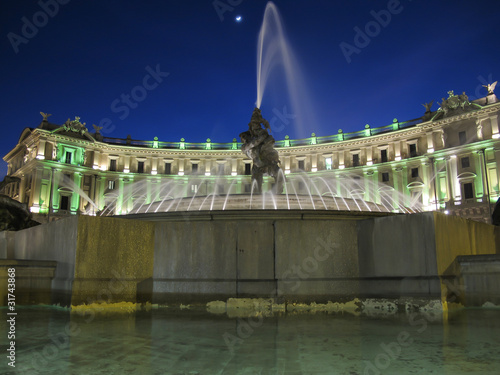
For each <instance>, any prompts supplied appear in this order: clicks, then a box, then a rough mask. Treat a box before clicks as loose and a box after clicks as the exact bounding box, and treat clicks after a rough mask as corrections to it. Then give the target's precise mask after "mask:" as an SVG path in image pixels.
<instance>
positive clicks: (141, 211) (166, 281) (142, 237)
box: [0, 3, 496, 309]
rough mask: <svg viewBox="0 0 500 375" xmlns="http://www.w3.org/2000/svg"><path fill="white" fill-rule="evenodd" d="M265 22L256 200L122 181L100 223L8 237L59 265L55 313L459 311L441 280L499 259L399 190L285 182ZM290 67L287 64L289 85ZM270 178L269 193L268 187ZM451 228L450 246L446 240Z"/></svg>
mask: <svg viewBox="0 0 500 375" xmlns="http://www.w3.org/2000/svg"><path fill="white" fill-rule="evenodd" d="M271 20H272V21H273V22H274V25H279V27H277V29H279V32H278V34H279V36H280V38H279V39H280V40H284V36H283V33H282V30H281V22H280V20H279V16H278V13H277V10H276V7H275V6H274V4H273V3H269V4H268V5H267V7H266V13H265V16H264V22H263V26H262V30H261V33H260V34H259V47H258V48H259V49H258V51H259V53H258V69H257V71H258V85H257V86H258V88H257V103H256V108H255V109H254V111H253V114H252V117H251V120H250V123H249V129H248V130H247V131H245V132H242V133H241V134H240V137H241V140H242V152H243V153H244V154H246V155H247V156H248V157H249V158H250V159H252V161H253V167H252V183H251V189H249V190H247V193H245V194H236V193H235V191H236V188H235V186H236V184H237V183H240V184H241V181H242V180H243V178H240V177H239V178H238V179H236V178H235V179H231V182H230V183H229V187H228V189H227V191H226V192H225V193H221V192H220V191H219V190H218V189H217V186H218V184H219V181H221V182H224V181H227V179H228V177H227V176H223V175H220V176H217V175H215V176H213V175H210V176H201V175H192V176H182V177H180V178H178V179H177V178H172V179H168V180H167V181H168V182H165V183H163V184H159V183H152V182H151V181H148V179H144V180H141V181H137V182H133V183H127V184H126V185H125V186H124V187H123V190H122V191H123V194H121V195H120V196H118V197H117V196H109V195H108V196H107V197H106V201H105V207H104V208H101V211H100V212H99V215H97V217H93V216H92V217H91V216H86V215H79V216H73V217H69V218H65V219H63V220H59V221H55V222H51V223H49V224H47V225H41V226H38V227H34V228H30V229H28V230H25V231H22V232H24V233H18V234H17V233H16V238H15V241H16V247H15V249H14V251H13V253H14V254H15V257H16V258H18V259H31V260H57V261H58V267H57V270H56V274H55V276H54V280H53V281H52V290H53V294H52V295H53V303H60V304H62V305H72V306H83V308H85V305H89V304H93V303H96V301H97V302H98V303H100V304H114V303H121V302H128V303H134V304H141V303H145V302H147V303H154V304H167V303H168V304H169V305H170V304H181V303H182V304H188V303H189V304H204V303H206V302H213V301H222V302H221V304H222V305H224V306H225V302H224V301H229V300H230V299H232V298H243V297H249V298H261V299H262V298H265V299H267V300H272V301H274V302H277V303H279V304H280V305H281V304H283V303H284V304H283V305H284V306H292V305H293V306H295V304H300V303H311V306H312V304H314V305H315V304H316V303H333V304H332V306H333V305H335V306H337V307H339V306H343V305H344V304H345V303H348V304H349V305H350V306H353V308H356V306H358V307H359V306H361V304H362V303H365V302H366V301H368V302H366V305H371V306H373V305H377V306H379V307H380V306H382V307H381V308H383V307H384V306H386V305H383V304H384V302H379V300H378V299H379V298H392V299H393V300H395V301H396V302H395V303H393V304H392V305H391V306H393V305H395V304H397V303H401V304H400V306H399V308H406V307H407V306H410V307H409V308H412V309H413V308H418V307H419V306H422V305H426V304H428V303H429V301H433V303H434V302H436V301H437V302H436V303H437V304H438V305H439V306H441V307H442V308H443V309H447V303H448V301H451V302H455V301H460V302H463V301H464V294H463V293H459V294H457V295H455V296H452V297H453V298H454V299H453V298H451V299H450V298H449V297H450V293H449V287H448V285H447V284H446V282H449V280H452V281H453V280H455V278H458V276H457V271H456V270H455V268H456V267H459V265H457V264H456V262H455V258H456V256H457V255H470V254H480V253H483V254H488V253H490V254H491V253H494V252H495V249H496V243H495V240H494V236H493V235H491V234H492V233H491V228H490V227H489V226H486V225H484V226H481V225H476V224H475V223H470V222H465V221H460V220H459V219H457V218H451V217H447V216H445V215H439V214H437V213H433V212H425V213H419V212H421V211H422V207H421V205H419V204H414V202H413V201H410V198H408V197H406V198H399V197H396V194H400V193H398V192H397V191H396V190H394V189H393V188H389V187H388V186H386V185H383V187H382V188H380V187H379V185H378V180H376V179H371V178H366V177H360V176H355V175H349V173H346V171H342V173H340V172H339V171H325V172H323V171H322V172H318V173H317V174H316V173H312V174H306V173H302V172H298V171H291V173H287V174H286V175H285V173H283V170H282V169H281V167H280V159H279V155H278V152H277V151H276V150H275V149H274V147H273V146H274V137H273V136H272V135H271V134H270V131H271V129H270V125H269V123H268V122H267V121H266V120H265V119H264V118H263V116H262V113H261V110H260V105H261V104H262V98H263V95H264V91H265V86H266V83H267V78H268V76H269V72H270V70H271V68H272V67H273V64H274V63H273V62H272V61H273V60H272V59H271V58H270V57H269V56H267V55H266V53H267V52H266V51H271V52H272V53H273V55H274V56H275V53H276V51H280V52H281V54H282V55H283V56H285V57H286V56H288V57H290V56H291V55H290V53H289V50H288V49H287V48H283V44H281V43H277V42H276V43H277V44H273V43H271V42H270V41H269V39H268V37H269V24H268V23H269V22H271ZM266 40H267V41H268V42H267V43H266V42H265V41H266ZM266 46H268V47H266ZM273 46H274V47H273ZM269 48H271V49H269ZM291 60H292V59H291V58H284V59H282V61H283V62H284V66H285V71H286V72H287V74H288V73H290V72H291V68H290V66H291V64H290V62H291ZM292 81H293V80H292ZM292 91H293V90H292ZM266 175H267V176H266ZM285 176H286V178H285ZM271 179H273V180H274V186H273V187H271V188H270V189H269V188H264V186H268V187H269V186H272V180H271ZM237 180H238V181H237ZM63 183H65V182H64V181H63ZM66 183H67V182H66ZM70 187H71V186H70ZM241 187H242V186H239V191H242V189H241ZM72 188H75V187H74V186H73V187H72ZM395 198H397V199H395ZM85 199H87V200H89V202H90V205H93V206H94V207H95V204H94V203H93V202H91V201H90V198H89V197H85ZM395 202H403V203H401V204H395ZM89 207H90V206H89ZM101 207H102V206H101ZM415 212H416V213H418V214H416V215H407V214H410V213H415ZM106 216H109V217H106ZM450 230H454V233H457V235H456V236H451V237H450V236H448V235H447V234H448V233H449V231H450ZM0 245H1V238H0ZM409 260H410V261H409ZM454 262H455V263H454ZM454 267H455V268H454ZM118 286H119V287H118ZM411 298H417V299H418V300H415V299H411ZM361 300H363V301H364V302H360V301H361ZM408 301H409V302H408ZM274 302H273V303H274ZM481 302H482V301H481ZM228 304H229V302H228ZM405 306H406V307H405ZM415 306H416V307H415ZM377 308H378V307H377ZM311 309H313V308H312V307H311Z"/></svg>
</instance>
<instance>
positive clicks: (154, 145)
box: [153, 137, 160, 148]
mask: <svg viewBox="0 0 500 375" xmlns="http://www.w3.org/2000/svg"><path fill="white" fill-rule="evenodd" d="M153 148H160V145H159V142H158V137H154V138H153Z"/></svg>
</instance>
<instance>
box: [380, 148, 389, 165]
mask: <svg viewBox="0 0 500 375" xmlns="http://www.w3.org/2000/svg"><path fill="white" fill-rule="evenodd" d="M387 160H388V159H387V150H380V161H381V162H382V163H387Z"/></svg>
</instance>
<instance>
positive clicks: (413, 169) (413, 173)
mask: <svg viewBox="0 0 500 375" xmlns="http://www.w3.org/2000/svg"><path fill="white" fill-rule="evenodd" d="M411 177H413V178H415V177H418V168H412V169H411Z"/></svg>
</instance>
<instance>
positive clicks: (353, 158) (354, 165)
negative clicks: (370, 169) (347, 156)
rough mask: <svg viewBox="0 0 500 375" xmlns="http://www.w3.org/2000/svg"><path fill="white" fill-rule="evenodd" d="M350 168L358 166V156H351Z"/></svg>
mask: <svg viewBox="0 0 500 375" xmlns="http://www.w3.org/2000/svg"><path fill="white" fill-rule="evenodd" d="M352 166H353V167H357V166H359V154H353V155H352Z"/></svg>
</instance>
